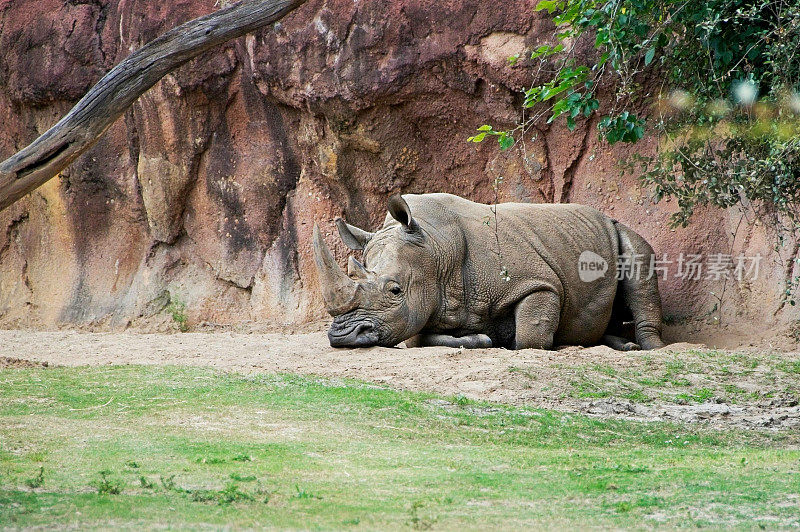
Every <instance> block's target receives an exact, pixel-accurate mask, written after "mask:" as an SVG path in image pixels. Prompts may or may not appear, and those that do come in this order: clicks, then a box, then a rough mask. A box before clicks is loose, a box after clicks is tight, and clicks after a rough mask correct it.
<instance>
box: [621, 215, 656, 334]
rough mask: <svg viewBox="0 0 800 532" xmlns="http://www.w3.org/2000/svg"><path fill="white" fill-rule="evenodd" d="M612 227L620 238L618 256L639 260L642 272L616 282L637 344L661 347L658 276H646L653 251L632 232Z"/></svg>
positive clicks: (623, 227) (625, 228)
mask: <svg viewBox="0 0 800 532" xmlns="http://www.w3.org/2000/svg"><path fill="white" fill-rule="evenodd" d="M615 225H616V227H617V234H618V235H619V248H620V249H619V251H620V255H623V256H626V255H627V256H628V257H637V258H641V259H642V266H643V268H642V269H641V271H640V272H633V274H632V275H626V276H625V278H624V279H622V280H621V281H620V282H619V288H618V289H619V290H621V292H622V298H623V301H624V303H625V305H626V306H627V307H628V309H630V312H631V314H632V315H633V322H634V327H635V331H636V343H637V344H639V345H640V346H641V347H642V349H658V348H659V347H664V342H663V341H662V340H661V296H660V295H659V293H658V276H657V275H652V276H651V275H649V274H650V272H649V267H650V258H651V257H652V256H653V254H654V252H653V248H651V247H650V244H648V243H647V241H646V240H645V239H644V238H642V237H641V236H639V235H638V234H637V233H636V232H635V231H633V230H632V229H630V228H628V227H625V226H624V225H623V224H621V223H619V222H616V224H615ZM626 273H628V272H626ZM637 273H638V274H637Z"/></svg>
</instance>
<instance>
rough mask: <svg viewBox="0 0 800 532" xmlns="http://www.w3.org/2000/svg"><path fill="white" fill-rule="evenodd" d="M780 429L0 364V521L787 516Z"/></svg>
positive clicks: (578, 523) (718, 521)
mask: <svg viewBox="0 0 800 532" xmlns="http://www.w3.org/2000/svg"><path fill="white" fill-rule="evenodd" d="M797 444H798V438H797V435H796V434H792V433H756V432H743V431H736V430H729V431H710V430H709V431H705V430H698V429H696V428H692V427H689V426H680V425H670V424H663V423H636V422H625V421H615V420H599V419H592V418H587V417H582V416H577V415H567V414H563V413H559V412H552V411H546V410H539V409H529V408H514V407H507V406H504V405H498V404H490V403H483V402H479V401H472V400H467V399H465V398H463V399H462V398H458V397H457V398H451V399H449V400H448V399H445V398H442V397H438V396H434V395H430V394H421V393H410V392H398V391H392V390H388V389H384V388H381V387H377V386H373V385H369V384H364V383H359V382H352V381H337V380H323V379H314V378H301V377H295V376H266V375H251V376H244V375H237V374H224V373H216V372H214V371H212V370H207V369H197V368H153V367H139V366H129V367H104V368H103V367H101V368H54V369H30V370H28V369H26V370H0V526H2V527H13V528H16V527H33V526H56V527H77V528H92V527H104V528H108V527H111V528H136V529H139V528H143V527H145V528H147V527H154V526H159V527H167V526H169V527H172V528H186V527H190V528H197V527H208V526H211V527H220V526H223V525H231V526H234V527H254V528H256V527H257V528H262V527H267V528H302V529H315V528H324V529H330V528H335V529H350V528H365V529H398V528H402V529H408V528H411V529H427V528H434V529H463V528H466V529H485V528H487V527H495V528H497V527H501V528H523V527H559V528H565V527H586V526H592V527H631V526H636V527H642V526H644V527H654V526H655V527H675V526H680V527H695V526H710V527H715V528H718V527H723V526H738V527H746V528H750V527H754V526H758V525H764V526H766V527H767V528H770V529H773V528H776V527H791V526H798V525H799V524H800V450H798V447H797Z"/></svg>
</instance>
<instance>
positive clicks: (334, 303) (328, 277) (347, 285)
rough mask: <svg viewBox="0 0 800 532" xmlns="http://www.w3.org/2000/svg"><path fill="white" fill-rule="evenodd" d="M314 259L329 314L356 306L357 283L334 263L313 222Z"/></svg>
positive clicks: (342, 312) (335, 313) (335, 314)
mask: <svg viewBox="0 0 800 532" xmlns="http://www.w3.org/2000/svg"><path fill="white" fill-rule="evenodd" d="M314 260H315V262H316V264H317V273H318V274H319V281H320V284H321V285H322V298H323V299H324V300H325V309H326V310H327V311H328V313H329V314H330V315H331V316H339V315H340V314H344V313H345V312H348V311H350V310H353V309H354V308H356V307H357V306H358V302H357V296H358V283H357V282H356V281H354V280H353V279H351V278H349V277H348V276H347V275H346V274H345V273H344V271H342V269H341V268H339V265H338V264H336V260H335V259H334V258H333V254H332V253H331V250H330V249H328V246H327V245H325V241H324V240H323V239H322V235H321V234H320V232H319V226H317V224H314Z"/></svg>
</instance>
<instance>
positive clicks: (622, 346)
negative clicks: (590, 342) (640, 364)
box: [600, 334, 642, 351]
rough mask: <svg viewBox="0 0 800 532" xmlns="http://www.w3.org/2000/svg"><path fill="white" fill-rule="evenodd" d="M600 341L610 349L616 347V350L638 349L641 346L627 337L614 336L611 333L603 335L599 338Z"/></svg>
mask: <svg viewBox="0 0 800 532" xmlns="http://www.w3.org/2000/svg"><path fill="white" fill-rule="evenodd" d="M600 342H601V343H602V344H605V345H607V346H608V347H610V348H611V349H616V350H617V351H638V350H639V349H641V348H642V347H641V346H640V345H639V344H637V343H636V342H631V341H629V340H628V339H627V338H622V337H620V336H614V335H613V334H605V335H603V338H602V340H600Z"/></svg>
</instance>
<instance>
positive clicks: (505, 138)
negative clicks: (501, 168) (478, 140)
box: [497, 132, 514, 151]
mask: <svg viewBox="0 0 800 532" xmlns="http://www.w3.org/2000/svg"><path fill="white" fill-rule="evenodd" d="M497 142H498V143H499V144H500V149H501V150H503V151H505V150H507V149H509V148H510V147H511V146H513V145H514V137H512V136H511V135H507V134H506V133H505V132H503V134H502V135H500V136H499V137H498V138H497Z"/></svg>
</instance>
